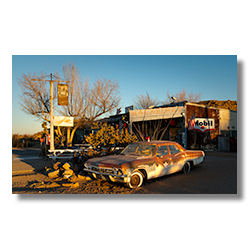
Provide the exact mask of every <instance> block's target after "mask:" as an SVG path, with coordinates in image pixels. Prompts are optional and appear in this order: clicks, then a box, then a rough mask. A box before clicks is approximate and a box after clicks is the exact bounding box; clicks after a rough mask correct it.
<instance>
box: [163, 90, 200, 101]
mask: <svg viewBox="0 0 250 250" xmlns="http://www.w3.org/2000/svg"><path fill="white" fill-rule="evenodd" d="M171 96H174V97H175V98H176V100H177V101H178V102H182V101H188V102H198V101H200V99H201V96H202V94H201V93H198V94H194V93H193V92H191V93H187V91H186V89H182V90H180V91H179V92H177V93H175V94H172V95H171ZM171 96H170V95H169V92H167V99H166V101H165V103H170V102H171V101H172V99H171Z"/></svg>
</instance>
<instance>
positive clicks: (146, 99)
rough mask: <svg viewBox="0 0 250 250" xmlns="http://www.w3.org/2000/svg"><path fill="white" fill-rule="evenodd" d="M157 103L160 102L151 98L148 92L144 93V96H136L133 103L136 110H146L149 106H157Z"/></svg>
mask: <svg viewBox="0 0 250 250" xmlns="http://www.w3.org/2000/svg"><path fill="white" fill-rule="evenodd" d="M159 103H160V102H159V101H158V100H157V99H153V98H151V97H150V96H149V94H148V92H146V95H143V94H141V95H140V96H138V95H137V96H136V98H135V101H134V104H135V108H136V109H148V108H149V107H150V106H157V105H159Z"/></svg>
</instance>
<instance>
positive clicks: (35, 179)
mask: <svg viewBox="0 0 250 250" xmlns="http://www.w3.org/2000/svg"><path fill="white" fill-rule="evenodd" d="M36 161H38V160H36ZM39 164H40V165H41V162H40V161H39ZM33 165H34V163H33ZM45 165H46V166H49V165H50V163H49V162H48V161H47V162H44V167H45ZM239 167H240V166H239ZM240 172H241V171H240ZM239 177H240V176H239ZM239 179H242V178H239ZM70 183H71V184H70ZM75 183H79V185H78V184H76V185H73V184H75ZM67 185H71V186H67ZM12 193H13V194H237V153H230V152H207V153H206V159H205V161H204V162H203V163H202V164H200V165H198V166H196V167H194V168H193V169H192V171H191V172H189V173H187V174H182V173H176V174H173V175H169V176H164V177H160V178H157V179H153V180H149V181H147V182H145V183H144V184H143V186H142V187H140V188H137V189H132V190H131V189H129V188H127V187H125V186H124V185H123V184H121V183H112V182H108V181H103V180H91V179H89V178H87V179H80V178H75V179H74V180H73V181H71V182H70V181H68V180H63V179H62V178H57V179H51V178H49V177H48V176H47V173H46V171H41V166H40V168H38V169H36V168H35V167H34V168H33V170H26V171H16V172H12Z"/></svg>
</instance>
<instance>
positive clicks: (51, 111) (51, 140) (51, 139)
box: [31, 73, 69, 150]
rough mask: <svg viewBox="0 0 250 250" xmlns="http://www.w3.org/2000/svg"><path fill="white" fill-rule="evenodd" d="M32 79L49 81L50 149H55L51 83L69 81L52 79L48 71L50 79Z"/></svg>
mask: <svg viewBox="0 0 250 250" xmlns="http://www.w3.org/2000/svg"><path fill="white" fill-rule="evenodd" d="M31 80H32V81H49V82H50V150H54V149H55V145H54V117H53V83H54V82H58V83H59V82H66V83H68V82H69V81H61V80H53V79H52V73H50V80H46V79H31Z"/></svg>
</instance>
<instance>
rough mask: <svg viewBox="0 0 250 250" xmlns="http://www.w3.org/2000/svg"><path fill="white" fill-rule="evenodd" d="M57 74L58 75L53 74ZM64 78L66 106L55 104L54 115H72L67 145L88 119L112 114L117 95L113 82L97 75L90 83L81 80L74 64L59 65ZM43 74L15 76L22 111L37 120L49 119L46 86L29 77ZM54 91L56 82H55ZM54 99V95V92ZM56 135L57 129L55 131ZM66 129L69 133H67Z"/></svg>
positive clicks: (114, 82) (118, 96) (117, 89)
mask: <svg viewBox="0 0 250 250" xmlns="http://www.w3.org/2000/svg"><path fill="white" fill-rule="evenodd" d="M56 75H57V77H59V74H58V73H57V74H56ZM63 76H64V80H67V81H68V80H69V81H70V82H69V84H68V90H69V105H67V106H57V105H55V106H54V108H55V112H54V113H55V114H59V115H64V116H71V117H74V127H73V129H72V130H71V131H70V129H68V136H67V137H68V143H69V144H71V143H72V141H73V137H74V134H75V131H76V130H77V128H79V127H80V126H83V125H84V124H85V123H87V122H92V121H94V120H95V119H97V118H98V117H100V116H101V115H104V114H107V113H112V112H114V111H115V110H116V108H117V107H118V105H119V103H120V100H121V97H120V94H119V85H118V83H117V81H112V80H108V79H105V78H103V77H100V78H99V79H98V80H97V81H96V82H95V83H94V84H93V85H92V86H91V85H90V84H89V79H85V80H84V81H82V80H81V76H80V74H79V70H78V69H77V68H76V66H75V65H74V63H72V64H66V65H64V66H63ZM41 77H43V78H44V77H45V75H44V74H41V75H40V76H37V75H33V76H31V75H25V74H24V75H23V77H22V78H20V79H18V82H19V85H20V86H21V89H22V96H21V106H22V109H23V111H25V112H26V113H28V114H30V115H34V116H36V117H37V118H39V119H43V120H45V121H50V117H49V113H50V102H49V88H46V86H45V82H43V81H32V80H31V79H33V78H41ZM54 87H55V91H54V94H55V93H56V84H55V86H54ZM54 100H56V95H54ZM58 132H59V134H60V129H59V130H58ZM69 132H70V135H69Z"/></svg>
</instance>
